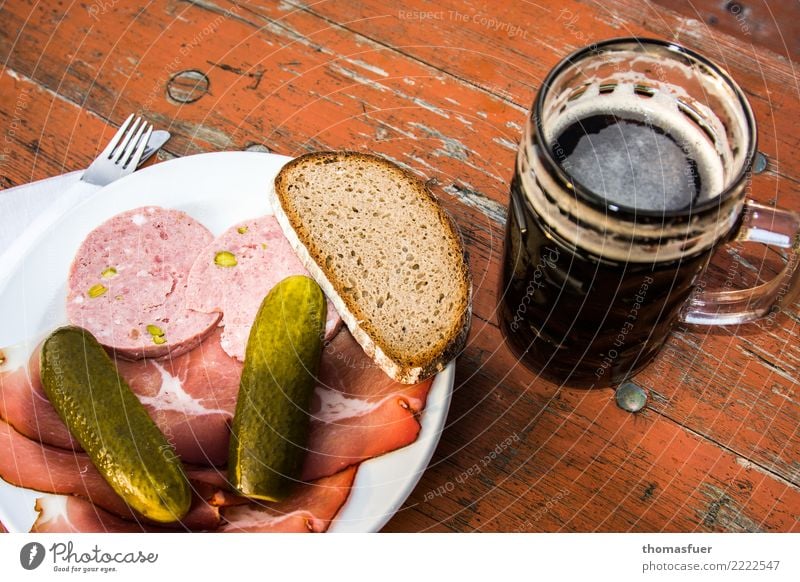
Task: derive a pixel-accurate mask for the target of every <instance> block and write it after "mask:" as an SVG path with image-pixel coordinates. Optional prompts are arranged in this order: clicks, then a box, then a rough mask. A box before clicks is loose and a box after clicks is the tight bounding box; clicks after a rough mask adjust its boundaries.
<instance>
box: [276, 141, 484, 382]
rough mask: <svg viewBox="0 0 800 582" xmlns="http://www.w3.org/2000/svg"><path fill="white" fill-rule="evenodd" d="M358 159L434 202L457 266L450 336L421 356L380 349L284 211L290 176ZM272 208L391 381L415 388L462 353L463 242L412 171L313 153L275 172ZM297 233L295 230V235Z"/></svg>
mask: <svg viewBox="0 0 800 582" xmlns="http://www.w3.org/2000/svg"><path fill="white" fill-rule="evenodd" d="M351 160H352V161H357V162H366V163H368V164H378V165H380V166H384V167H385V168H388V169H389V170H391V171H392V172H394V173H397V174H398V176H399V177H401V178H402V179H403V180H404V181H406V182H407V183H408V185H410V186H412V187H413V189H414V191H415V192H416V194H417V195H419V196H422V197H424V198H425V199H426V200H428V201H430V202H432V206H433V208H435V209H436V213H437V218H438V221H439V222H440V223H441V226H442V227H443V228H444V230H445V231H446V232H447V233H448V234H449V236H448V237H447V238H448V243H449V245H450V246H451V247H452V249H453V250H455V251H456V252H455V253H454V260H457V261H458V262H459V265H458V277H459V278H460V280H459V282H458V283H459V287H463V289H464V293H463V296H462V297H459V298H458V300H459V304H458V305H457V313H459V317H458V318H457V320H456V321H455V322H454V324H453V325H452V327H451V329H452V332H451V333H450V334H449V336H448V337H446V338H445V340H444V342H440V344H438V345H436V346H434V348H433V349H432V350H431V351H430V353H428V354H425V356H426V357H424V358H417V359H416V360H414V359H412V358H398V357H391V356H390V355H389V354H388V353H387V350H386V347H385V346H382V345H380V340H379V339H377V338H376V337H374V336H373V334H371V333H369V331H370V325H371V323H370V322H365V321H359V320H358V318H357V317H356V315H355V314H354V311H358V306H357V305H351V304H348V301H347V300H346V299H345V298H343V296H342V295H341V294H340V293H339V291H338V288H337V287H338V285H337V284H336V282H335V281H333V280H332V277H330V276H329V273H327V272H326V270H325V269H324V268H323V267H322V266H321V265H322V264H323V261H321V260H318V259H319V258H318V257H313V256H312V253H311V252H310V251H309V249H308V247H307V246H306V243H305V242H303V238H306V240H308V239H309V238H310V237H312V236H313V233H304V232H302V230H303V228H302V226H303V222H302V218H301V217H299V216H297V215H292V212H290V211H289V212H287V209H286V208H287V205H286V200H287V199H288V197H289V196H290V194H289V188H288V186H289V184H290V182H291V176H292V174H293V172H294V171H295V170H296V169H298V168H302V167H303V166H304V165H306V164H309V163H317V162H327V161H338V162H342V161H344V162H347V161H351ZM268 196H269V199H270V204H271V206H272V208H273V211H274V212H275V217H276V219H277V220H278V224H280V226H281V229H282V230H283V232H284V234H285V235H286V238H287V239H288V240H289V243H290V244H291V246H292V248H293V249H294V250H295V252H296V253H297V255H298V257H299V258H300V261H301V262H302V263H303V266H304V267H305V268H306V269H307V270H308V272H309V273H310V274H311V276H312V277H313V278H314V279H315V280H316V281H317V283H318V284H319V285H320V287H321V288H322V290H323V291H324V292H325V294H326V295H327V296H328V297H329V298H330V300H331V302H332V303H333V304H334V306H335V307H336V309H337V311H338V312H339V314H340V315H341V316H342V320H343V321H344V322H345V324H346V325H347V327H348V329H349V330H350V332H351V333H352V335H353V337H354V338H355V339H356V341H357V342H358V343H359V344H360V345H361V347H362V348H363V349H364V351H365V352H366V354H367V355H368V356H369V357H370V358H372V359H373V360H374V361H375V363H376V364H377V365H378V366H380V367H381V368H382V369H383V370H384V371H385V372H386V373H387V374H388V375H389V376H390V377H391V378H393V379H394V380H397V381H398V382H402V383H404V384H414V383H417V382H420V381H422V380H424V379H425V378H428V377H429V376H431V375H433V374H435V373H437V372H439V371H441V370H443V369H444V367H445V366H446V365H447V363H448V362H450V360H452V359H454V358H455V357H456V356H458V354H459V353H460V352H461V351H462V350H463V349H464V345H465V344H466V340H467V336H468V334H469V327H470V323H471V320H472V283H471V277H470V272H469V266H468V261H467V254H466V251H465V250H464V244H463V239H462V237H461V233H460V232H459V229H458V227H457V226H456V224H455V221H453V219H452V217H451V216H450V214H449V213H448V212H447V211H446V210H445V209H444V208H443V207H442V206H441V205H440V204H439V201H438V200H437V199H436V197H435V196H434V195H433V194H432V193H431V192H430V191H429V190H428V188H427V187H426V186H425V185H424V184H423V183H422V182H421V181H420V180H419V178H417V177H416V176H414V175H413V174H412V173H411V172H409V171H407V170H405V169H403V168H400V167H398V166H397V165H395V164H393V163H392V162H390V161H388V160H386V159H384V158H381V157H379V156H375V155H372V154H365V153H361V152H351V151H337V152H315V153H310V154H305V155H302V156H300V157H298V158H295V159H294V160H292V161H291V162H289V163H288V164H286V165H285V166H284V167H283V169H282V170H281V171H280V172H279V173H278V175H277V176H276V178H275V183H274V188H271V189H269V193H268ZM298 231H299V232H298Z"/></svg>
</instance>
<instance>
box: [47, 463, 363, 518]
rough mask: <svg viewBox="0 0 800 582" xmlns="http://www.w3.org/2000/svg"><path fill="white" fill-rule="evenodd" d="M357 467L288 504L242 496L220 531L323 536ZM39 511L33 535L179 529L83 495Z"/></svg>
mask: <svg viewBox="0 0 800 582" xmlns="http://www.w3.org/2000/svg"><path fill="white" fill-rule="evenodd" d="M355 474H356V469H355V467H352V468H350V469H346V470H344V471H342V472H341V473H338V474H336V475H333V476H331V477H326V478H325V479H320V480H319V481H317V482H316V483H308V484H304V485H301V486H299V487H298V488H297V489H296V490H295V492H294V493H293V494H292V495H291V496H290V497H289V498H288V499H286V500H285V501H283V502H281V503H274V504H263V505H261V504H256V503H253V502H248V501H247V500H246V499H243V498H237V503H236V504H235V505H233V506H231V507H226V508H225V509H223V512H224V513H225V521H224V523H222V524H221V525H220V527H219V529H217V530H216V531H219V532H226V533H238V532H276V533H277V532H282V533H295V532H296V533H309V532H324V531H326V530H327V529H328V527H329V526H330V523H331V521H333V519H334V517H336V514H337V513H338V512H339V509H340V508H341V507H342V505H344V502H345V501H346V500H347V496H348V495H349V493H350V488H351V487H352V485H353V480H354V479H355ZM35 509H36V511H37V512H38V513H39V515H38V517H37V518H36V521H35V522H34V524H33V527H32V528H31V533H89V532H97V533H102V532H106V533H135V532H161V533H167V532H171V531H176V530H174V529H169V528H165V527H159V526H155V525H152V524H148V523H144V522H141V521H138V522H137V521H133V520H129V519H122V518H121V517H119V516H117V515H114V514H113V513H109V512H108V511H105V510H103V509H100V508H99V507H97V506H96V505H94V504H92V503H91V502H89V501H87V500H85V499H82V498H80V497H67V496H63V495H45V496H42V497H40V498H38V499H37V500H36V507H35Z"/></svg>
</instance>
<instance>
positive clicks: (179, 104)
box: [0, 0, 800, 532]
mask: <svg viewBox="0 0 800 582" xmlns="http://www.w3.org/2000/svg"><path fill="white" fill-rule="evenodd" d="M401 4H402V8H398V7H397V6H398V3H395V2H390V1H388V0H357V1H350V2H345V1H322V2H308V3H307V4H304V3H303V2H302V1H301V0H286V1H283V2H280V3H277V2H260V3H252V4H250V3H235V2H228V1H226V0H190V1H178V0H169V1H154V2H149V3H147V4H146V5H145V6H144V7H143V8H141V7H139V6H138V5H137V4H136V3H128V2H116V0H86V1H84V2H82V3H77V2H72V3H69V2H67V3H60V4H58V5H56V3H54V2H33V1H32V0H27V1H26V0H17V1H15V2H6V3H4V4H3V5H2V9H0V21H2V23H3V26H2V27H1V28H0V55H2V61H3V62H4V63H5V67H4V68H3V69H1V70H0V127H2V150H1V151H0V154H2V157H1V158H0V184H2V186H3V187H8V186H12V185H16V184H21V183H25V182H27V181H30V180H35V179H39V178H43V177H46V176H51V175H56V174H59V173H62V172H64V171H67V170H72V169H77V168H81V167H85V166H86V165H88V164H89V162H90V161H91V160H92V159H93V157H94V156H95V155H96V154H97V153H98V151H99V150H100V149H101V148H102V146H103V145H104V144H105V142H106V141H107V140H108V139H109V138H110V136H111V135H113V133H114V130H115V127H116V126H117V125H118V124H119V123H120V122H121V121H122V120H123V119H124V118H125V116H126V115H127V114H128V113H130V112H134V111H139V112H142V113H144V114H145V115H146V116H147V117H148V118H149V119H150V120H152V121H153V122H155V124H156V125H157V126H158V127H161V128H165V129H169V131H171V132H172V134H173V136H174V137H173V139H172V140H171V141H170V142H169V143H168V144H167V147H166V150H165V151H164V152H162V153H161V156H160V157H161V159H162V160H163V159H167V158H171V157H174V156H185V155H190V154H194V153H198V152H208V151H218V150H243V149H247V150H257V151H272V152H278V153H282V154H289V155H296V154H300V153H303V152H306V151H310V150H318V149H330V148H348V149H355V150H364V151H374V152H378V153H380V154H383V155H384V156H386V157H388V158H390V159H392V160H394V161H395V162H397V163H398V164H400V165H402V166H404V167H407V168H410V169H411V170H412V171H413V172H415V173H417V174H418V175H419V176H421V177H423V178H424V179H432V180H433V181H432V184H434V186H433V188H434V191H435V193H436V194H437V196H438V197H439V198H440V200H441V201H442V203H443V204H444V205H445V206H446V207H447V209H448V210H449V211H450V212H451V213H452V214H453V216H454V217H455V218H456V220H457V222H458V224H459V225H460V227H461V229H462V232H463V234H464V238H465V240H466V243H467V245H468V247H469V252H470V259H471V266H472V270H473V273H474V282H475V291H476V292H475V303H474V313H475V317H474V321H473V325H472V333H471V336H470V339H469V345H468V347H467V349H466V350H465V352H464V353H463V355H462V356H461V357H460V359H459V362H458V374H457V381H456V386H455V392H454V394H453V404H452V409H451V412H450V415H449V418H448V422H447V428H446V430H445V432H444V434H443V435H442V439H441V444H440V445H439V448H438V450H437V451H436V454H435V456H434V458H433V461H432V464H431V466H430V468H429V469H428V471H427V472H426V473H425V475H424V476H423V477H422V480H421V481H420V483H419V485H418V486H417V488H416V490H415V491H414V493H413V494H412V495H411V497H410V498H409V499H408V502H407V503H406V505H405V506H404V507H403V508H402V510H401V511H400V512H399V513H398V514H397V515H396V516H395V517H394V519H393V520H392V521H391V522H390V523H389V524H388V526H387V527H386V530H387V531H450V530H455V531H471V530H481V531H551V532H552V531H791V530H794V531H800V488H799V486H800V431H799V430H798V426H799V425H800V391H799V390H798V375H799V371H800V345H799V344H800V342H798V323H800V318H799V317H798V309H797V308H798V305H797V303H795V304H794V305H782V306H781V309H780V311H779V312H778V313H776V314H775V315H774V316H773V317H772V318H771V319H769V320H767V321H765V322H763V323H759V324H751V325H744V326H741V327H726V328H708V329H707V328H685V327H684V328H681V329H679V330H678V331H677V332H676V333H675V334H674V335H673V336H672V337H671V339H670V340H669V343H668V345H667V348H666V349H665V350H664V351H663V352H662V354H661V355H660V356H659V358H658V360H657V361H656V362H655V363H654V364H653V365H651V366H650V367H649V368H648V369H647V370H646V371H645V372H644V373H642V374H640V375H639V376H638V377H637V378H636V379H635V380H636V382H637V383H638V384H639V385H641V386H642V387H644V388H645V389H646V390H647V391H648V392H649V402H648V405H647V408H646V409H645V410H644V411H642V412H640V413H638V414H631V413H627V412H623V411H622V410H620V409H619V408H617V406H616V405H615V402H614V393H613V391H612V390H610V389H605V390H593V391H580V390H575V389H569V388H560V389H559V387H557V386H554V385H552V384H549V383H547V382H546V381H544V380H541V379H539V378H537V376H536V375H535V374H533V373H531V372H529V371H527V370H525V369H523V368H522V367H521V366H520V365H519V364H518V363H517V361H516V359H515V358H514V357H513V356H512V355H511V353H510V352H509V351H508V349H507V347H506V346H505V345H504V341H503V338H502V335H501V334H500V332H499V330H498V327H497V315H496V304H497V290H498V282H499V265H500V258H501V252H502V233H503V224H504V221H505V206H506V202H507V196H508V183H509V179H510V176H511V173H512V167H513V162H514V154H515V149H516V143H517V141H518V140H519V137H520V131H521V128H522V124H523V122H524V120H525V117H526V110H527V108H528V106H529V104H530V103H531V101H532V100H533V97H534V94H535V92H536V91H537V89H538V87H539V84H540V82H541V81H542V79H543V78H544V76H545V74H546V73H547V71H548V70H549V69H550V68H551V67H552V66H553V65H555V63H556V62H557V61H558V60H559V59H560V58H562V57H563V56H564V55H566V54H567V53H569V52H570V51H572V50H573V49H576V48H578V47H580V46H583V45H586V44H591V43H592V42H595V41H597V40H600V39H604V38H609V37H614V36H626V35H647V36H655V37H661V38H667V39H674V40H677V41H680V42H682V43H684V44H686V45H687V46H689V47H691V48H694V49H697V50H699V51H701V52H703V53H705V54H706V55H708V56H709V57H711V58H712V59H714V60H716V61H718V62H719V63H721V64H722V65H723V66H725V67H726V68H727V69H728V70H729V71H730V72H731V73H732V75H733V77H734V78H735V79H736V80H737V81H738V82H739V83H740V84H741V86H742V87H743V88H744V89H745V91H746V93H747V94H748V96H749V98H750V100H751V102H752V105H753V108H754V109H755V112H756V115H757V118H758V120H759V123H760V131H759V149H760V150H761V151H763V152H764V153H765V154H766V155H767V157H768V159H769V164H768V167H767V170H766V171H765V172H764V173H763V174H761V175H758V176H756V178H755V179H754V183H753V194H752V196H753V197H754V198H755V199H756V200H759V201H762V202H766V203H768V204H776V205H778V206H781V207H785V208H793V209H795V210H799V209H800V157H798V155H797V152H798V151H800V99H798V96H800V82H799V81H798V71H800V69H798V68H797V67H798V63H800V59H799V58H798V55H799V54H800V46H799V45H798V43H799V42H800V34H798V22H800V9H798V5H797V4H796V3H794V2H785V3H780V6H777V7H776V6H774V5H773V6H767V4H766V2H765V1H764V0H740V1H738V2H727V3H725V2H722V1H721V0H720V1H714V2H711V1H699V0H692V1H689V0H683V1H680V2H669V1H668V0H659V2H657V3H654V2H640V1H635V0H605V1H603V2H594V1H589V0H587V1H584V2H576V1H574V0H558V2H556V1H555V0H536V2H511V1H508V2H491V1H489V0H474V1H470V2H458V1H455V0H439V1H438V2H432V1H431V2H428V1H425V0H412V1H409V2H405V3H401ZM773 4H778V3H773ZM667 5H669V6H671V7H672V8H671V9H668V8H666V7H665V6H667ZM674 10H679V11H680V12H675V11H674ZM717 261H718V263H719V267H715V268H714V269H712V270H711V272H710V273H709V276H708V280H709V285H713V284H715V282H716V284H720V282H721V281H722V280H724V279H725V278H726V277H729V276H731V275H732V276H733V278H734V279H735V281H736V283H737V284H742V285H745V284H752V283H754V282H755V281H756V280H757V278H758V277H759V276H761V277H764V278H768V277H769V276H770V275H771V274H773V273H774V272H775V270H776V269H777V268H779V267H780V259H779V257H778V256H777V255H776V254H775V253H774V252H772V251H765V249H764V248H763V247H758V246H752V248H740V249H738V251H737V252H734V253H725V254H723V255H722V256H720V257H718V259H717Z"/></svg>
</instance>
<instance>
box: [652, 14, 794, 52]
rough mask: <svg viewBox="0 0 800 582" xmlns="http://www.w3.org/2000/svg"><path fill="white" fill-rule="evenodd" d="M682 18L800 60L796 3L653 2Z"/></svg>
mask: <svg viewBox="0 0 800 582" xmlns="http://www.w3.org/2000/svg"><path fill="white" fill-rule="evenodd" d="M654 1H655V2H656V3H657V4H659V5H660V6H662V7H664V8H667V9H669V10H674V11H675V12H678V13H680V14H681V15H682V16H685V17H687V18H691V19H694V20H699V21H700V22H703V23H705V24H706V25H707V26H708V27H709V28H710V29H711V30H719V31H721V32H724V33H725V34H729V35H731V36H733V37H736V38H738V39H739V40H740V41H742V42H744V43H746V44H748V45H749V44H757V45H760V46H763V47H765V48H767V49H769V50H771V51H773V52H775V53H777V54H779V55H781V56H784V57H787V58H789V59H793V60H800V20H798V18H797V16H798V7H797V5H796V4H795V3H793V2H769V0H760V1H759V0H755V1H753V0H748V1H738V0H728V1H725V2H720V1H719V0H654Z"/></svg>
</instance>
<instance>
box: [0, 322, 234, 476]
mask: <svg viewBox="0 0 800 582" xmlns="http://www.w3.org/2000/svg"><path fill="white" fill-rule="evenodd" d="M220 333H221V332H220V330H215V331H214V332H213V333H212V335H211V336H210V337H209V338H208V339H207V340H206V341H204V342H203V343H202V344H200V345H199V346H198V347H197V348H195V349H194V350H192V351H190V352H187V353H185V354H183V355H181V356H178V357H176V358H170V359H164V360H138V361H135V362H133V361H127V360H123V359H117V361H116V363H117V368H118V369H119V372H120V374H121V375H122V377H123V378H125V380H126V381H127V382H128V385H129V386H130V387H131V389H132V390H133V392H134V393H135V394H136V395H137V396H138V397H139V400H140V401H141V402H142V404H144V406H145V408H146V409H147V412H148V413H149V414H150V417H151V418H152V419H153V420H154V421H155V423H156V425H157V426H158V427H159V429H161V431H162V432H163V433H164V435H165V436H166V437H167V440H168V441H169V443H170V444H172V446H173V447H175V450H176V452H177V454H178V455H179V456H180V457H181V459H182V460H183V461H185V462H188V463H196V464H203V465H224V464H225V463H226V462H227V460H228V440H229V436H230V435H229V430H228V423H229V421H230V419H231V418H232V417H233V412H234V410H235V408H236V396H237V394H238V393H239V378H240V377H241V371H242V364H241V363H240V362H238V361H237V360H234V359H233V358H231V357H229V356H228V355H227V354H226V353H225V352H223V351H222V348H221V347H220V343H219V341H220ZM19 349H20V348H19V347H14V348H10V349H6V350H5V351H6V352H8V353H9V354H12V355H13V356H14V361H17V362H19V361H20V360H21V358H20V357H19V355H17V354H16V351H18V350H19ZM38 354H39V350H38V349H36V350H34V353H33V355H32V356H31V359H30V363H29V365H28V366H27V367H26V366H20V365H19V364H17V365H16V367H15V368H11V366H12V365H13V364H12V358H11V357H9V359H8V363H9V365H8V366H7V367H8V368H10V369H7V370H6V371H2V369H1V368H0V418H2V419H4V420H5V421H6V422H8V423H10V424H11V425H12V426H13V427H14V428H15V429H16V430H18V431H19V432H21V433H22V434H24V435H25V436H27V437H30V438H32V439H36V440H38V441H40V442H42V443H45V444H48V445H52V446H55V447H61V448H65V449H70V450H73V449H74V450H80V446H79V445H78V443H77V442H76V441H75V440H74V439H73V438H72V436H71V435H70V433H69V431H68V430H67V427H66V426H65V425H64V423H63V422H62V421H61V419H60V418H59V416H58V413H56V411H55V409H54V408H53V407H52V405H51V404H50V402H49V401H48V400H47V397H46V395H45V393H44V389H43V388H42V385H41V382H40V380H39V358H38Z"/></svg>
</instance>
